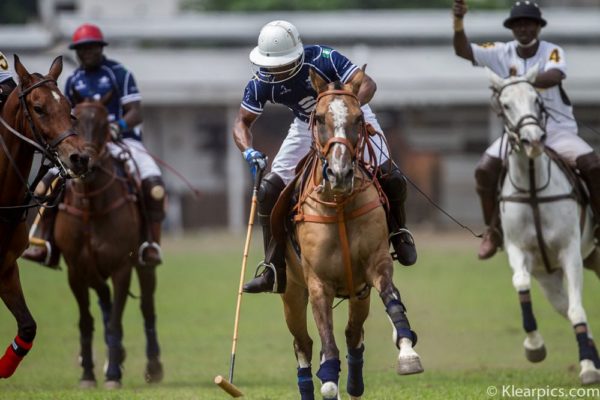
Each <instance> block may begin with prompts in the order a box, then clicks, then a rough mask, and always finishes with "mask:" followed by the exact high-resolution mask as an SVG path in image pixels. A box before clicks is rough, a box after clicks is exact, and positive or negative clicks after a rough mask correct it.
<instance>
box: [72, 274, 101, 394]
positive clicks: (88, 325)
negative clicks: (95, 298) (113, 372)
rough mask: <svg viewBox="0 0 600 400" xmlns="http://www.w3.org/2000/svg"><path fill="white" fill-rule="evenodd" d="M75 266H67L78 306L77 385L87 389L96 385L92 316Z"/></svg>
mask: <svg viewBox="0 0 600 400" xmlns="http://www.w3.org/2000/svg"><path fill="white" fill-rule="evenodd" d="M75 270H76V268H69V287H70V288H71V292H72V293H73V295H74V296H75V300H77V306H78V308H79V348H80V350H79V360H80V365H81V368H83V373H82V375H81V378H80V379H79V387H80V388H82V389H88V388H92V387H95V386H96V376H95V375H94V359H93V354H92V341H93V334H94V318H93V317H92V314H91V313H90V293H89V290H88V288H87V286H86V284H85V283H84V280H83V279H82V277H80V276H77V275H76V274H75V273H74V271H75Z"/></svg>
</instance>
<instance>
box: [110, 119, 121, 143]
mask: <svg viewBox="0 0 600 400" xmlns="http://www.w3.org/2000/svg"><path fill="white" fill-rule="evenodd" d="M108 128H109V130H110V137H111V138H112V140H113V141H114V142H118V141H120V140H121V139H123V137H122V135H121V127H120V126H119V124H118V123H117V122H111V123H110V124H109V125H108Z"/></svg>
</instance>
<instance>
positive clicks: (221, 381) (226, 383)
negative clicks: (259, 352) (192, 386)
mask: <svg viewBox="0 0 600 400" xmlns="http://www.w3.org/2000/svg"><path fill="white" fill-rule="evenodd" d="M256 169H257V171H256V176H255V177H254V188H253V189H252V205H251V206H250V217H249V218H248V230H247V232H246V243H245V244H244V256H243V257H242V270H241V272H240V285H239V288H238V297H237V305H236V307H235V322H234V324H233V343H232V345H231V365H230V366H229V380H227V379H225V378H224V377H223V376H221V375H217V376H215V383H216V384H217V385H219V387H220V388H221V389H223V390H224V391H226V392H227V393H229V394H230V395H231V396H232V397H242V396H243V395H244V394H243V393H242V392H241V391H240V390H239V389H238V388H237V387H235V385H234V384H233V368H234V367H235V350H236V347H237V339H238V326H239V320H240V308H241V306H242V293H243V291H242V287H243V285H244V275H245V274H246V264H247V263H248V251H249V248H250V239H251V238H252V226H253V225H254V214H256V203H257V201H258V200H257V198H258V185H259V184H260V180H261V178H262V173H263V170H262V169H261V168H256Z"/></svg>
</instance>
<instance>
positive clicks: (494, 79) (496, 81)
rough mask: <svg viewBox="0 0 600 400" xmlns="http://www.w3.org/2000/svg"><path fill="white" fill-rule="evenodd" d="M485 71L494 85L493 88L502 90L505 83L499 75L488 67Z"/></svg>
mask: <svg viewBox="0 0 600 400" xmlns="http://www.w3.org/2000/svg"><path fill="white" fill-rule="evenodd" d="M485 70H486V72H487V74H488V77H489V78H490V82H491V83H492V88H494V89H495V90H500V88H501V87H502V83H503V80H502V78H500V77H499V76H498V75H496V73H495V72H494V71H492V70H491V69H489V68H487V67H486V68H485Z"/></svg>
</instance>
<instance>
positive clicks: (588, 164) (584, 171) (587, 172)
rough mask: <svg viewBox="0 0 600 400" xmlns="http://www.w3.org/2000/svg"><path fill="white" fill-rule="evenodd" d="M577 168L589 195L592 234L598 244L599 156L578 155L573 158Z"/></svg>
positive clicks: (599, 215) (589, 154) (599, 210)
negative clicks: (592, 225)
mask: <svg viewBox="0 0 600 400" xmlns="http://www.w3.org/2000/svg"><path fill="white" fill-rule="evenodd" d="M575 164H576V165H577V169H578V170H579V172H580V174H581V177H582V178H583V180H584V182H585V185H586V187H587V190H588V192H589V195H590V196H589V197H590V206H591V208H592V212H593V213H594V221H595V222H596V229H594V236H595V238H596V245H599V244H600V157H599V156H598V155H597V154H596V153H595V152H591V153H588V154H584V155H582V156H579V157H578V158H577V160H575Z"/></svg>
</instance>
